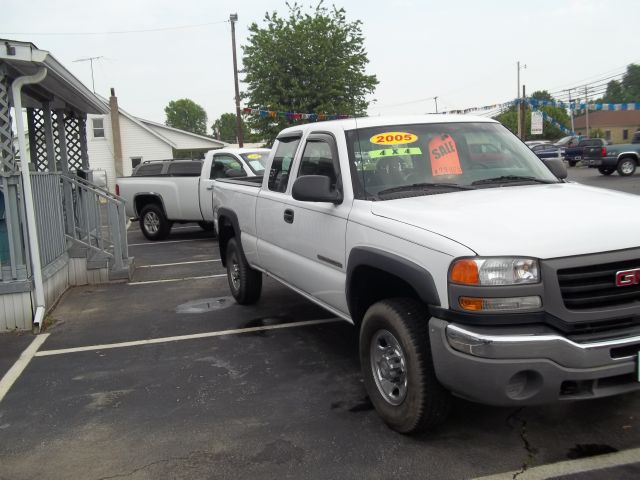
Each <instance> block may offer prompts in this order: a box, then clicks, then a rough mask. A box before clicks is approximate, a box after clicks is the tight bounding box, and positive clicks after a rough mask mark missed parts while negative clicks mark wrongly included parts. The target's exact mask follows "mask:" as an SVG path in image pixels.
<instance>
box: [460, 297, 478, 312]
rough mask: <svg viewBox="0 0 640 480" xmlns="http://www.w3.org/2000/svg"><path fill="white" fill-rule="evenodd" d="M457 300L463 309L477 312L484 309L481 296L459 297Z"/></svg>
mask: <svg viewBox="0 0 640 480" xmlns="http://www.w3.org/2000/svg"><path fill="white" fill-rule="evenodd" d="M458 301H459V302H460V306H461V307H462V309H463V310H470V311H473V312H477V311H479V310H483V309H484V300H483V299H482V298H472V297H460V299H459V300H458Z"/></svg>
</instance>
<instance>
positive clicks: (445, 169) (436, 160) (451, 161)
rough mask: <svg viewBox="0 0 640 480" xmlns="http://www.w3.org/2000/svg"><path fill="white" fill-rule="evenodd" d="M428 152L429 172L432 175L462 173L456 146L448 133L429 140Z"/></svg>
mask: <svg viewBox="0 0 640 480" xmlns="http://www.w3.org/2000/svg"><path fill="white" fill-rule="evenodd" d="M429 153H430V154H431V174H432V175H433V176H434V177H437V176H439V175H460V174H461V173H462V167H461V166H460V157H459V156H458V147H457V145H456V142H455V141H454V140H453V138H451V136H450V135H448V134H446V133H445V134H442V135H440V136H438V137H436V138H434V139H433V140H431V141H430V142H429Z"/></svg>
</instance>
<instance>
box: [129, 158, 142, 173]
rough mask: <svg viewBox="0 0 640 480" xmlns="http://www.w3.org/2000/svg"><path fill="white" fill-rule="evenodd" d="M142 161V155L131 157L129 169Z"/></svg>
mask: <svg viewBox="0 0 640 480" xmlns="http://www.w3.org/2000/svg"><path fill="white" fill-rule="evenodd" d="M141 163H142V157H131V169H132V170H133V169H134V168H136V167H137V166H138V165H140V164H141Z"/></svg>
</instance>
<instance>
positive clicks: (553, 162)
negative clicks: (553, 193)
mask: <svg viewBox="0 0 640 480" xmlns="http://www.w3.org/2000/svg"><path fill="white" fill-rule="evenodd" d="M542 163H544V164H545V165H546V167H547V168H548V169H549V170H551V173H553V174H554V175H555V176H556V177H558V178H559V179H560V180H564V179H565V178H567V175H568V173H567V166H566V165H565V164H564V161H563V160H562V159H561V158H543V159H542Z"/></svg>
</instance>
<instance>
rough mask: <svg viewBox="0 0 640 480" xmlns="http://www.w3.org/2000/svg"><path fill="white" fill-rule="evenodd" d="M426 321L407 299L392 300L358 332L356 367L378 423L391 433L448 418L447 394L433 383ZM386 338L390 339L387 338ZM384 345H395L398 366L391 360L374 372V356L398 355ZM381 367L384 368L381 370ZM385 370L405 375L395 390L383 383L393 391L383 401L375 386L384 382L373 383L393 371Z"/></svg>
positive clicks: (372, 312) (374, 309)
mask: <svg viewBox="0 0 640 480" xmlns="http://www.w3.org/2000/svg"><path fill="white" fill-rule="evenodd" d="M428 321H429V312H428V310H427V308H426V306H425V305H424V304H422V303H420V302H419V301H417V300H413V299H410V298H393V299H388V300H383V301H380V302H378V303H375V304H373V305H372V306H371V307H370V308H369V309H368V310H367V313H366V314H365V316H364V319H363V321H362V326H361V328H360V366H361V368H362V374H363V376H364V384H365V387H366V389H367V393H368V394H369V398H370V399H371V402H372V403H373V406H374V407H375V409H376V411H377V412H378V414H379V415H380V417H382V420H383V421H384V422H385V423H386V424H387V425H388V426H389V427H390V428H392V429H393V430H396V431H397V432H400V433H404V434H410V433H416V432H420V431H423V430H427V429H430V428H433V427H435V426H437V425H439V424H440V423H442V422H443V421H444V420H445V419H446V418H447V415H448V413H449V410H450V407H451V403H450V401H451V396H450V393H449V392H448V391H447V390H446V389H445V388H444V387H443V386H442V385H440V383H439V382H438V379H437V378H436V374H435V370H434V366H433V359H432V356H431V345H430V343H429V328H428ZM385 332H386V333H385ZM387 333H390V334H391V335H392V337H393V338H391V337H387V336H386V335H387ZM388 339H389V340H395V341H396V342H397V344H398V345H399V347H400V348H401V352H402V354H401V357H402V358H403V361H402V362H399V361H397V360H396V358H398V357H395V358H394V355H391V361H389V357H387V359H386V360H380V362H378V363H377V364H376V366H375V367H374V363H375V362H376V360H375V358H374V357H375V355H376V353H375V352H376V351H377V352H378V354H379V355H383V353H382V352H384V351H386V352H387V353H388V352H389V349H391V352H397V350H394V349H393V345H392V343H393V342H392V341H391V342H389V341H388ZM385 343H386V344H387V346H385ZM374 346H377V348H376V350H373V348H374ZM372 350H373V354H372ZM385 362H386V367H385V365H383V364H384V363H385ZM389 365H396V366H397V365H404V366H406V370H405V371H404V374H403V375H400V378H404V379H406V383H404V382H401V381H400V382H399V383H397V385H398V388H397V389H395V390H393V388H394V387H393V385H396V383H395V382H394V381H387V385H392V387H391V391H390V392H389V393H388V394H386V395H385V394H384V393H383V391H382V390H383V389H384V387H382V386H380V387H379V386H378V385H379V384H380V385H382V384H383V382H384V380H378V381H377V380H376V377H377V378H381V377H385V373H386V374H387V375H388V374H389V371H391V370H393V369H392V368H389ZM385 370H386V372H385ZM392 376H393V374H392ZM403 385H406V386H403ZM401 389H403V390H404V392H405V394H404V396H402V391H403V390H401ZM396 390H397V391H398V394H397V395H395V392H396Z"/></svg>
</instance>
